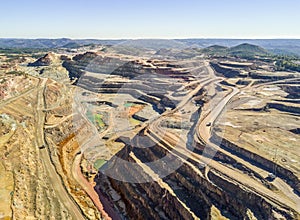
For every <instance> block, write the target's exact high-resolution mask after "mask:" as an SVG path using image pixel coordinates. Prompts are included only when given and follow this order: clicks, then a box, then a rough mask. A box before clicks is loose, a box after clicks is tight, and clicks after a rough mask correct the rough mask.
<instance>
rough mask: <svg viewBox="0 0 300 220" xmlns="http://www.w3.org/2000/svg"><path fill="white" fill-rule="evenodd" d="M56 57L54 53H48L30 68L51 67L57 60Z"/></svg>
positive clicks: (31, 64)
mask: <svg viewBox="0 0 300 220" xmlns="http://www.w3.org/2000/svg"><path fill="white" fill-rule="evenodd" d="M54 56H55V55H54V54H53V53H48V54H46V55H45V56H43V57H41V58H39V59H38V60H36V61H35V62H33V63H30V64H28V66H49V65H50V64H51V63H52V62H53V60H54V58H55V57H54Z"/></svg>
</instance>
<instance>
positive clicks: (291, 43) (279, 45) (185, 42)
mask: <svg viewBox="0 0 300 220" xmlns="http://www.w3.org/2000/svg"><path fill="white" fill-rule="evenodd" d="M121 43H122V44H125V45H127V46H131V45H135V46H136V45H139V47H140V46H143V44H144V45H145V47H146V48H148V49H149V48H151V49H157V48H158V49H161V48H174V47H175V48H177V49H178V48H180V49H181V48H184V47H185V48H208V49H207V51H206V52H209V51H211V52H213V51H215V52H220V51H221V50H223V49H225V48H222V47H236V46H237V45H241V44H251V45H257V46H259V47H262V48H265V49H266V50H267V51H271V52H273V53H275V54H280V55H284V54H288V55H297V56H300V39H177V40H176V39H175V40H170V41H168V40H159V41H158V40H151V39H146V40H122V39H121V40H97V39H69V38H60V39H16V38H0V48H39V49H52V48H61V47H67V48H72V47H73V46H75V45H76V46H84V45H89V44H95V45H117V44H121ZM244 46H247V45H244ZM209 47H211V48H209ZM236 49H238V48H236ZM244 49H246V48H244ZM244 49H243V50H244ZM249 49H250V48H249ZM253 49H254V51H253V52H255V50H256V49H255V48H253ZM250 50H251V49H250ZM256 52H257V51H256ZM261 52H262V51H261ZM236 53H238V52H236Z"/></svg>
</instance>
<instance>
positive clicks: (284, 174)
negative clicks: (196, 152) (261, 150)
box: [211, 131, 300, 195]
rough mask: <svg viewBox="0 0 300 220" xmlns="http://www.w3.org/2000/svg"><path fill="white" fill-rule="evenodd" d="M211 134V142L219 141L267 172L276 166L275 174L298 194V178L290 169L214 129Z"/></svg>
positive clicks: (299, 188)
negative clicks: (240, 145) (241, 145)
mask: <svg viewBox="0 0 300 220" xmlns="http://www.w3.org/2000/svg"><path fill="white" fill-rule="evenodd" d="M212 134H213V135H212V138H211V141H212V142H217V143H220V147H222V148H223V149H225V150H227V151H229V152H231V153H233V154H235V155H237V156H239V157H241V158H243V159H245V160H247V161H249V162H250V163H252V164H254V165H256V166H259V167H262V168H263V169H265V170H267V171H269V172H274V168H275V167H276V175H278V176H279V177H280V178H282V179H285V180H286V181H287V183H288V184H289V185H290V186H291V187H292V188H293V189H294V190H295V192H296V193H297V194H298V195H299V194H300V182H299V179H298V177H297V176H296V175H295V174H294V173H293V172H292V171H290V170H288V169H286V168H284V167H282V166H281V165H279V164H276V163H274V162H273V161H271V160H268V159H266V158H264V157H262V156H260V155H257V154H255V153H253V152H251V151H249V150H246V149H244V148H241V147H239V146H237V145H235V144H233V143H232V142H230V141H228V140H227V139H225V138H222V137H220V136H219V135H218V134H216V132H215V131H213V132H212Z"/></svg>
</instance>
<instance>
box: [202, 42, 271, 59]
mask: <svg viewBox="0 0 300 220" xmlns="http://www.w3.org/2000/svg"><path fill="white" fill-rule="evenodd" d="M202 52H203V53H205V54H209V55H219V56H226V55H231V56H240V57H254V56H259V55H267V54H270V52H268V51H267V50H265V49H264V48H262V47H260V46H257V45H253V44H248V43H243V44H239V45H237V46H234V47H229V48H228V47H225V46H220V45H213V46H210V47H207V48H204V49H202Z"/></svg>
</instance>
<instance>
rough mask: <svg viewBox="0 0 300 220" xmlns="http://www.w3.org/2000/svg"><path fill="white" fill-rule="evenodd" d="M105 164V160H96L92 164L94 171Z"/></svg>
mask: <svg viewBox="0 0 300 220" xmlns="http://www.w3.org/2000/svg"><path fill="white" fill-rule="evenodd" d="M105 163H106V160H103V159H98V160H96V161H95V163H94V167H95V169H97V170H99V169H100V168H101V167H102V166H103V165H104V164H105Z"/></svg>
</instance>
